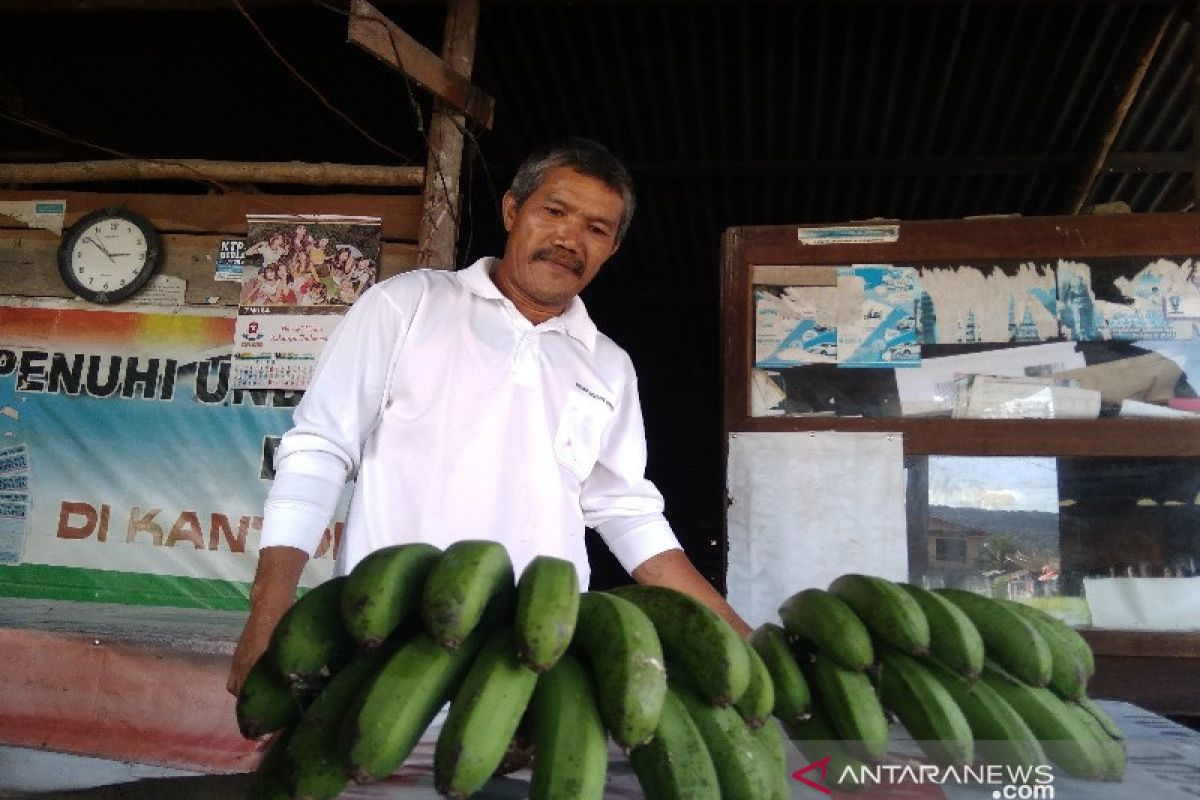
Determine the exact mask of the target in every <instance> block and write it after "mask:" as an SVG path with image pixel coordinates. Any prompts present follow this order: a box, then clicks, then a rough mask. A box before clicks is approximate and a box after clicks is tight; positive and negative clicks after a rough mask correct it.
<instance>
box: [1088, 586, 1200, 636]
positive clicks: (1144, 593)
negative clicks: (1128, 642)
mask: <svg viewBox="0 0 1200 800" xmlns="http://www.w3.org/2000/svg"><path fill="white" fill-rule="evenodd" d="M1083 594H1084V596H1085V597H1086V598H1087V604H1088V609H1089V610H1090V611H1091V612H1092V625H1094V626H1096V627H1097V628H1112V629H1115V630H1158V631H1180V630H1191V631H1195V630H1200V577H1191V578H1084V579H1083Z"/></svg>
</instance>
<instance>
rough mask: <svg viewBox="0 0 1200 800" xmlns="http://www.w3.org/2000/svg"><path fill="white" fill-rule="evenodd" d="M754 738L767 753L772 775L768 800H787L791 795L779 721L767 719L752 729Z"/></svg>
mask: <svg viewBox="0 0 1200 800" xmlns="http://www.w3.org/2000/svg"><path fill="white" fill-rule="evenodd" d="M754 738H755V739H757V740H758V746H759V747H761V748H762V750H763V752H764V753H766V754H767V760H768V764H769V765H770V769H771V775H772V776H773V777H774V784H773V785H772V787H771V790H772V791H771V798H770V800H788V798H790V797H791V796H792V787H791V784H790V783H789V782H788V780H789V777H790V776H789V775H788V768H787V750H786V749H785V748H786V745H785V744H784V742H783V731H782V730H781V729H780V727H779V721H778V720H774V719H768V720H767V721H766V723H765V724H764V725H763V726H762V727H760V728H757V729H756V730H755V731H754Z"/></svg>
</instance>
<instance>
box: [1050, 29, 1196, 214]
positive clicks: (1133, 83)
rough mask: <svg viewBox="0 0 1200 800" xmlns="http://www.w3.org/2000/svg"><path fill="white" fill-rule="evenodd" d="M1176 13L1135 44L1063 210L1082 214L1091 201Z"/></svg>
mask: <svg viewBox="0 0 1200 800" xmlns="http://www.w3.org/2000/svg"><path fill="white" fill-rule="evenodd" d="M1175 13H1176V12H1175V9H1174V8H1168V9H1166V10H1165V11H1164V12H1163V13H1162V16H1161V17H1160V18H1159V20H1158V23H1157V24H1156V25H1152V26H1150V27H1149V29H1148V30H1147V31H1146V32H1145V33H1144V34H1143V35H1142V38H1143V41H1142V43H1141V46H1140V47H1135V48H1131V50H1133V51H1134V52H1136V53H1137V59H1136V60H1135V61H1134V63H1133V65H1132V66H1131V67H1130V69H1129V70H1128V73H1129V74H1128V76H1127V77H1126V78H1125V85H1124V87H1123V89H1122V91H1121V92H1120V95H1119V96H1118V97H1117V98H1116V100H1115V102H1114V103H1113V104H1112V105H1113V108H1112V112H1111V113H1110V114H1109V115H1108V118H1107V119H1106V120H1105V121H1104V124H1103V126H1100V130H1099V132H1098V134H1095V135H1094V136H1093V138H1094V142H1093V143H1092V145H1091V146H1090V147H1089V148H1088V151H1087V152H1086V154H1085V155H1084V157H1083V159H1082V160H1081V161H1080V163H1079V164H1078V167H1077V169H1076V170H1075V172H1076V176H1077V177H1076V178H1075V180H1074V182H1073V183H1071V184H1069V185H1068V188H1067V192H1066V202H1065V203H1064V204H1063V206H1064V207H1063V211H1064V212H1066V213H1067V214H1078V213H1079V212H1080V210H1081V209H1082V208H1083V206H1084V204H1085V203H1087V201H1088V198H1089V197H1091V195H1092V187H1093V186H1095V185H1096V179H1097V178H1098V177H1099V176H1100V172H1101V170H1102V169H1103V167H1104V162H1105V160H1106V159H1107V158H1108V154H1109V153H1110V152H1111V151H1112V146H1113V142H1115V141H1116V139H1117V133H1118V132H1120V130H1121V126H1122V125H1124V124H1125V118H1126V117H1127V116H1129V109H1131V108H1132V107H1133V101H1134V99H1136V98H1137V94H1138V90H1139V89H1140V88H1141V86H1142V80H1143V79H1145V77H1146V73H1147V72H1148V71H1149V70H1150V63H1151V62H1152V61H1153V60H1154V55H1155V54H1156V53H1157V52H1158V49H1159V46H1160V45H1162V41H1163V38H1164V37H1165V36H1166V33H1167V28H1169V27H1170V26H1171V25H1172V24H1173V23H1174V22H1175Z"/></svg>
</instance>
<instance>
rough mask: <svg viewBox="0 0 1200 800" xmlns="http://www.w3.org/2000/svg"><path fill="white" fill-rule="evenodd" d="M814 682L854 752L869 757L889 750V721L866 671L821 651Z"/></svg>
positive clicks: (823, 702)
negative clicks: (847, 665)
mask: <svg viewBox="0 0 1200 800" xmlns="http://www.w3.org/2000/svg"><path fill="white" fill-rule="evenodd" d="M812 677H813V682H814V683H815V685H816V689H817V694H819V695H820V697H821V704H822V706H824V708H825V709H826V711H828V713H829V717H830V720H831V721H832V722H833V727H834V728H835V729H836V730H837V732H838V733H839V734H841V737H842V739H844V740H845V742H846V748H847V749H848V750H850V752H851V753H853V754H854V755H856V756H858V757H860V758H865V759H867V760H871V759H876V758H879V757H881V756H882V755H883V754H884V753H885V752H887V743H888V724H887V717H886V716H884V713H883V706H882V705H881V704H880V702H879V697H878V696H877V695H876V694H875V687H874V686H872V685H871V680H870V678H868V677H867V674H866V673H865V672H857V671H855V670H851V669H844V668H842V667H840V666H838V665H837V664H836V663H834V662H833V660H832V659H830V658H828V657H826V656H825V655H824V654H822V653H818V654H817V657H816V660H815V661H814V662H813V665H812Z"/></svg>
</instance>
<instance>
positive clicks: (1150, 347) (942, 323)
mask: <svg viewBox="0 0 1200 800" xmlns="http://www.w3.org/2000/svg"><path fill="white" fill-rule="evenodd" d="M722 259H723V273H722V292H723V321H722V327H723V333H724V335H723V347H724V353H723V355H724V361H725V367H726V369H725V375H726V386H725V389H726V392H725V398H726V400H725V427H726V432H727V433H729V432H736V431H797V430H801V431H804V430H842V431H895V432H901V433H903V434H904V442H905V452H906V454H949V455H1071V456H1089V455H1104V456H1196V455H1200V426H1198V425H1197V423H1198V422H1200V415H1197V410H1198V409H1200V402H1198V401H1197V400H1196V394H1197V389H1200V384H1197V383H1196V381H1195V380H1194V379H1195V378H1198V377H1200V224H1198V220H1197V218H1196V217H1195V216H1194V215H1190V214H1152V215H1118V216H1073V217H1039V218H1015V217H1005V218H985V219H968V220H938V221H918V222H875V221H872V222H867V223H850V224H842V225H831V226H815V225H814V226H795V225H791V226H760V227H739V228H731V229H729V230H728V231H726V233H725V236H724V239H723V243H722ZM1189 373H1195V374H1189Z"/></svg>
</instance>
